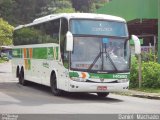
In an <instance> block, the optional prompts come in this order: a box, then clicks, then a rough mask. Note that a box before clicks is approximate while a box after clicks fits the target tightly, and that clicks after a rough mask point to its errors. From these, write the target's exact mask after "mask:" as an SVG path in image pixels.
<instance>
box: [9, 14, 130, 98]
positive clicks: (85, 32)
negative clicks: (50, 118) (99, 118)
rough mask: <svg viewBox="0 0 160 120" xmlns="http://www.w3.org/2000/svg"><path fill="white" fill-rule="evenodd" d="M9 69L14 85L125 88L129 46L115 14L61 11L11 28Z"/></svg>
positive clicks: (103, 91)
mask: <svg viewBox="0 0 160 120" xmlns="http://www.w3.org/2000/svg"><path fill="white" fill-rule="evenodd" d="M13 37H14V40H13V43H14V47H13V51H12V54H13V59H12V63H13V64H12V70H13V74H14V75H15V76H16V77H17V78H19V83H20V84H22V85H25V84H26V82H27V81H32V82H35V83H39V84H43V85H46V86H50V87H51V90H52V92H53V94H54V95H56V96H58V95H61V93H62V91H67V92H87V93H97V95H98V96H100V97H105V96H107V95H108V94H109V92H120V91H125V90H127V89H128V87H129V74H130V48H129V35H128V30H127V24H126V21H125V20H124V19H122V18H120V17H116V16H110V15H101V14H90V13H69V14H67V13H64V14H55V15H48V16H45V17H42V18H38V19H35V20H34V21H33V22H32V23H29V24H25V25H20V26H18V27H16V28H15V30H14V35H13Z"/></svg>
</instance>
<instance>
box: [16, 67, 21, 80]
mask: <svg viewBox="0 0 160 120" xmlns="http://www.w3.org/2000/svg"><path fill="white" fill-rule="evenodd" d="M19 74H20V73H19V66H17V69H16V77H17V78H19Z"/></svg>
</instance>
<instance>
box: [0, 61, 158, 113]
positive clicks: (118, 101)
mask: <svg viewBox="0 0 160 120" xmlns="http://www.w3.org/2000/svg"><path fill="white" fill-rule="evenodd" d="M0 113H1V114H2V113H3V114H4V113H10V114H11V113H14V114H116V113H117V114H122V113H123V114H133V113H138V114H139V113H150V114H153V113H154V114H156V113H157V114H158V113H160V101H159V100H155V99H145V98H138V97H132V96H123V95H117V94H110V95H109V96H108V97H106V98H99V97H97V95H95V94H80V93H74V94H73V93H65V94H64V96H62V97H56V96H53V95H52V93H51V91H50V88H49V87H46V86H42V85H38V84H34V83H30V84H29V85H28V86H21V85H19V84H18V80H17V79H16V78H13V77H12V75H11V63H10V62H9V63H5V64H0Z"/></svg>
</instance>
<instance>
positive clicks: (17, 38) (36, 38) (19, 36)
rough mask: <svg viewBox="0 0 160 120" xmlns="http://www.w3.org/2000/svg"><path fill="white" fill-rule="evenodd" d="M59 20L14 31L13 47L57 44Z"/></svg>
mask: <svg viewBox="0 0 160 120" xmlns="http://www.w3.org/2000/svg"><path fill="white" fill-rule="evenodd" d="M59 26H60V20H59V19H57V20H54V21H49V22H45V23H41V24H37V25H34V26H29V27H24V28H22V29H19V30H16V31H14V40H13V43H14V45H28V44H42V43H59Z"/></svg>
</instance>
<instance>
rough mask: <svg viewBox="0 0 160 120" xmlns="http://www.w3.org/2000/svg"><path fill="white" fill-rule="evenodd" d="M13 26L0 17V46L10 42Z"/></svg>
mask: <svg viewBox="0 0 160 120" xmlns="http://www.w3.org/2000/svg"><path fill="white" fill-rule="evenodd" d="M12 34H13V26H11V25H10V24H8V22H6V21H4V20H3V19H2V18H0V46H2V45H11V44H12Z"/></svg>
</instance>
